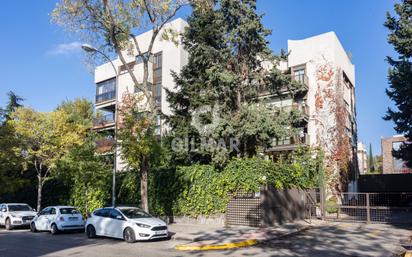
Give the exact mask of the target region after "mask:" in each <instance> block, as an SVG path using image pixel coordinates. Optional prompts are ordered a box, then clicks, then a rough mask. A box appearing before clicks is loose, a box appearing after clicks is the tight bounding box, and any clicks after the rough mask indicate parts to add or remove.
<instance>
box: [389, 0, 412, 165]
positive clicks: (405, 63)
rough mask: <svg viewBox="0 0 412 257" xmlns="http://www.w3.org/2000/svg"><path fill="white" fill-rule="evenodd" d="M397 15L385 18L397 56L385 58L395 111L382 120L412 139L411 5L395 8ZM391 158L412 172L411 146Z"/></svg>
mask: <svg viewBox="0 0 412 257" xmlns="http://www.w3.org/2000/svg"><path fill="white" fill-rule="evenodd" d="M395 12H396V15H395V16H393V15H391V14H390V13H388V14H387V19H386V22H385V27H387V28H388V29H389V35H388V42H389V43H390V44H392V45H393V47H394V48H395V50H396V52H397V53H398V57H397V58H392V57H387V61H388V63H389V64H390V65H391V66H392V67H391V68H390V70H389V75H388V80H389V84H390V86H389V88H388V89H387V90H386V93H387V95H388V96H389V98H390V99H391V100H393V101H394V102H395V105H396V110H395V109H392V108H388V111H387V112H386V115H385V117H384V119H385V120H392V121H393V122H394V123H395V127H394V128H395V130H396V132H398V133H399V134H404V135H405V137H406V138H408V139H412V98H411V95H412V61H411V57H412V1H410V0H402V1H400V2H399V3H396V4H395ZM394 156H395V157H397V158H400V159H403V160H405V161H406V164H407V166H409V167H411V168H412V144H404V145H402V146H401V147H400V149H399V150H397V151H394Z"/></svg>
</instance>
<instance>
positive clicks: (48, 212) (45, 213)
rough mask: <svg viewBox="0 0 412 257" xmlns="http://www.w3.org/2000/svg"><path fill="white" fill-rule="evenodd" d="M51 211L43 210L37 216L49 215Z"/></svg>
mask: <svg viewBox="0 0 412 257" xmlns="http://www.w3.org/2000/svg"><path fill="white" fill-rule="evenodd" d="M50 211H51V208H45V209H43V210H42V211H41V212H40V214H39V215H49V214H50Z"/></svg>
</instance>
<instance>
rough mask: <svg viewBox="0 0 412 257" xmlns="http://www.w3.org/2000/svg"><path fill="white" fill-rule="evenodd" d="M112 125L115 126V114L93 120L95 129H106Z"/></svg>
mask: <svg viewBox="0 0 412 257" xmlns="http://www.w3.org/2000/svg"><path fill="white" fill-rule="evenodd" d="M112 124H114V113H109V114H106V115H103V116H101V117H98V118H95V119H94V120H93V125H94V127H95V128H101V127H106V126H108V125H112Z"/></svg>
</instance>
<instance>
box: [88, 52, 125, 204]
mask: <svg viewBox="0 0 412 257" xmlns="http://www.w3.org/2000/svg"><path fill="white" fill-rule="evenodd" d="M81 47H82V49H83V50H84V51H85V52H87V53H91V54H95V53H99V54H101V55H102V56H103V57H104V58H105V59H106V60H107V61H109V62H110V64H111V65H112V67H113V70H114V73H115V75H116V84H115V90H116V92H115V106H114V156H113V159H114V160H113V174H112V181H113V183H112V206H113V207H114V206H116V166H117V104H118V101H117V94H118V92H119V90H118V84H119V83H118V81H119V73H118V71H117V69H116V66H115V65H114V63H113V62H112V60H110V58H109V57H108V56H107V55H106V54H105V53H103V52H102V51H99V50H98V49H96V48H94V47H93V46H91V45H88V44H83V45H82V46H81Z"/></svg>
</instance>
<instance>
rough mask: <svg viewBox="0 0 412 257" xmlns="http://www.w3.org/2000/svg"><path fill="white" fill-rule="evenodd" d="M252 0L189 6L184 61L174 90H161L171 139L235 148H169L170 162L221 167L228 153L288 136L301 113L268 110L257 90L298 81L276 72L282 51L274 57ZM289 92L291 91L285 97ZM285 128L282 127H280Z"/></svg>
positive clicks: (245, 152)
mask: <svg viewBox="0 0 412 257" xmlns="http://www.w3.org/2000/svg"><path fill="white" fill-rule="evenodd" d="M261 18H262V16H261V15H258V14H257V13H256V1H254V0H236V1H227V0H222V1H220V2H219V4H216V6H211V7H210V8H209V9H206V10H205V9H202V10H196V9H195V10H194V11H193V13H192V15H191V16H190V17H189V19H188V23H189V27H188V28H187V30H186V32H185V33H184V35H183V44H184V46H185V49H186V50H187V51H188V53H189V60H188V64H187V65H186V66H185V67H184V68H183V70H182V71H181V73H180V74H174V77H175V82H176V84H177V86H176V91H173V92H172V91H168V102H169V103H170V106H171V108H172V109H173V115H171V116H170V117H168V120H169V123H170V125H171V127H172V133H173V134H172V137H174V138H187V137H189V138H193V137H194V138H197V141H198V143H199V141H200V139H199V138H201V137H207V138H212V139H214V140H215V141H217V140H220V139H223V140H224V142H225V144H226V145H230V139H231V138H232V139H233V138H237V139H239V141H240V145H239V149H237V150H234V151H227V150H225V149H224V148H218V149H215V150H214V151H213V152H207V151H206V152H202V151H195V152H189V153H187V152H186V154H185V151H175V152H174V153H173V154H174V155H175V158H173V159H176V160H177V161H180V162H183V163H192V162H201V163H209V162H210V161H214V162H215V163H220V164H224V163H225V161H227V160H228V159H229V158H230V157H233V156H240V157H242V156H253V155H256V153H257V152H258V151H259V150H261V149H263V148H265V147H268V146H269V145H270V143H271V140H272V139H273V138H279V139H280V138H282V139H283V138H284V137H288V136H290V135H292V134H293V133H294V132H296V131H294V129H291V128H294V127H295V125H296V124H298V123H299V120H300V115H299V114H298V112H296V111H295V110H293V111H290V112H289V111H287V112H283V111H281V110H274V109H271V108H269V106H267V105H266V104H265V103H264V102H263V101H260V100H259V95H260V94H261V93H262V92H264V91H266V92H270V93H277V92H279V91H280V90H281V89H284V88H287V89H289V90H290V92H291V94H294V93H298V92H299V90H300V89H301V88H302V85H301V84H300V83H297V82H293V81H291V79H290V76H289V75H288V74H284V73H282V72H281V71H279V70H278V69H277V67H276V66H277V64H278V63H279V61H281V60H284V58H285V57H286V56H285V55H284V54H281V55H280V56H277V55H274V54H273V53H272V52H271V51H270V50H269V47H268V42H267V40H266V37H267V36H268V35H269V34H270V31H269V30H267V29H265V28H264V27H263V25H262V23H261ZM292 97H293V96H292ZM287 128H289V129H287Z"/></svg>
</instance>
